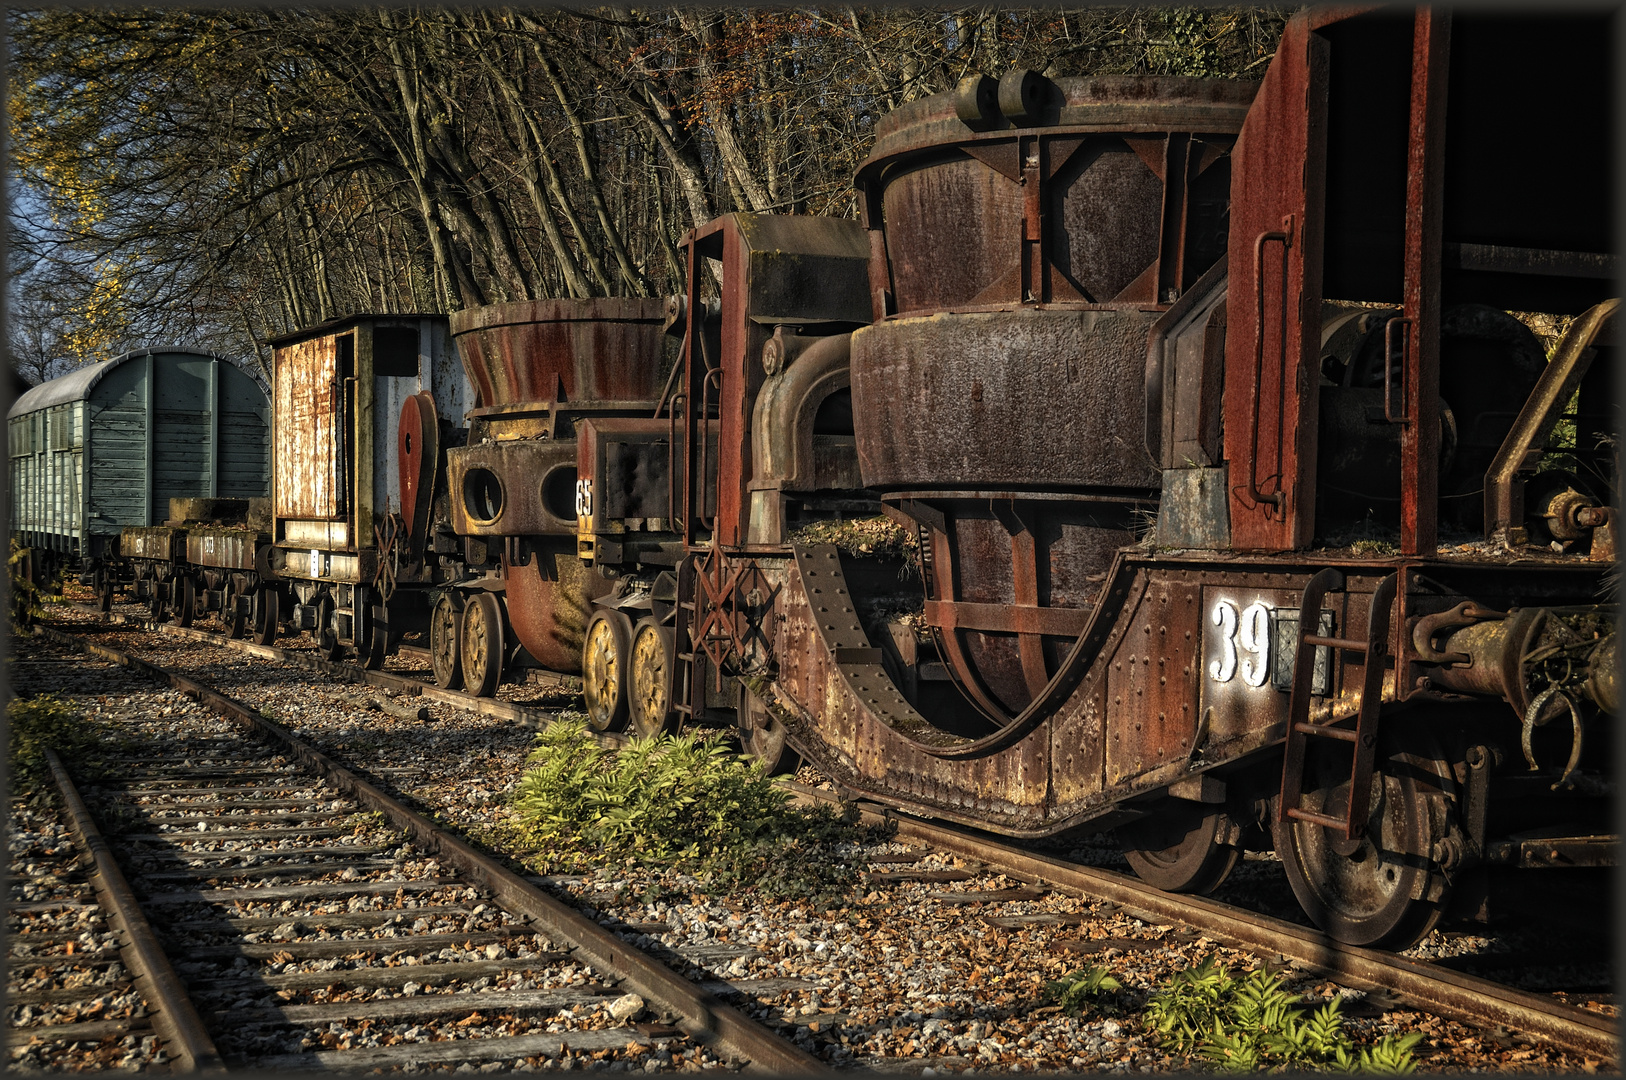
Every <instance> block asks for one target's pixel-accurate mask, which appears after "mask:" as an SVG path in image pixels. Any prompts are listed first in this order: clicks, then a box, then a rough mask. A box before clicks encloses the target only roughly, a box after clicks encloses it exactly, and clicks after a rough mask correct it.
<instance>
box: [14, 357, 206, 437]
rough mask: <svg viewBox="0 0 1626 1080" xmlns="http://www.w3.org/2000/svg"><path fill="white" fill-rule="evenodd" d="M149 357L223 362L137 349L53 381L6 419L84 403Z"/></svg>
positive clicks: (16, 406) (26, 398) (20, 403)
mask: <svg viewBox="0 0 1626 1080" xmlns="http://www.w3.org/2000/svg"><path fill="white" fill-rule="evenodd" d="M148 355H152V356H159V355H166V356H177V355H178V356H201V357H204V358H205V359H208V360H220V359H222V358H221V357H219V356H216V355H215V354H214V353H211V352H204V351H203V350H201V349H163V348H155V349H136V350H134V351H132V352H127V353H125V354H124V355H123V356H115V357H114V358H113V359H111V360H103V361H100V362H99V363H95V364H87V365H86V366H85V367H82V368H80V369H79V370H78V371H70V372H69V373H68V374H66V375H63V376H60V377H58V378H55V379H52V380H50V381H49V382H42V383H40V384H39V385H38V386H36V387H34V388H33V389H32V390H30V391H28V392H27V393H26V394H22V395H20V396H19V397H18V398H17V400H16V401H15V402H14V403H13V404H12V406H11V411H10V412H8V413H6V419H8V420H10V419H11V418H12V417H14V416H23V415H25V414H27V413H31V412H38V411H39V410H40V409H48V408H50V407H51V406H53V405H65V404H67V403H68V402H70V401H82V400H83V399H85V398H87V397H89V396H90V392H91V391H92V390H94V389H95V388H96V384H97V383H99V382H101V381H102V378H103V377H104V376H106V375H107V373H108V372H110V371H112V370H113V369H114V368H116V367H118V366H119V365H120V364H123V363H125V362H127V361H130V360H134V359H136V358H137V357H141V356H148Z"/></svg>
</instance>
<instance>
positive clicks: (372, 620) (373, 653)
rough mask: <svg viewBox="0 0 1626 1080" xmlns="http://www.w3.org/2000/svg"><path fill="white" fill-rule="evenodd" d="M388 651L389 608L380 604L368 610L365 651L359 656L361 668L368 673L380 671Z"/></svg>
mask: <svg viewBox="0 0 1626 1080" xmlns="http://www.w3.org/2000/svg"><path fill="white" fill-rule="evenodd" d="M389 651H390V608H389V605H388V604H385V603H382V602H380V603H377V604H374V605H373V606H372V607H371V608H369V609H368V618H367V649H366V651H365V652H363V653H362V655H361V666H362V667H364V668H366V669H367V670H368V671H379V670H381V669H382V668H383V667H384V657H386V656H388V655H389Z"/></svg>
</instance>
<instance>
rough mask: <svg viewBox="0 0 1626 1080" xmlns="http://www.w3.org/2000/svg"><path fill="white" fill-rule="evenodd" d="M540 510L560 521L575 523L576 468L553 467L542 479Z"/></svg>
mask: <svg viewBox="0 0 1626 1080" xmlns="http://www.w3.org/2000/svg"><path fill="white" fill-rule="evenodd" d="M542 509H544V510H546V511H547V512H548V513H549V514H550V515H552V516H553V517H556V518H558V519H559V520H560V521H568V522H570V523H571V524H572V525H574V524H575V523H576V466H574V465H555V466H554V467H553V468H551V469H549V470H548V474H547V475H546V476H544V477H543V478H542Z"/></svg>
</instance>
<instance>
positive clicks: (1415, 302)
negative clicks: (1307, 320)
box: [1383, 7, 1451, 555]
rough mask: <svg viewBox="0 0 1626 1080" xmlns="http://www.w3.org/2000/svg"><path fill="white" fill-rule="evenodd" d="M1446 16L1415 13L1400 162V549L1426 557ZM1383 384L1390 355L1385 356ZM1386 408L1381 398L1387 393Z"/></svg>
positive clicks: (1436, 443)
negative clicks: (1403, 331) (1405, 328)
mask: <svg viewBox="0 0 1626 1080" xmlns="http://www.w3.org/2000/svg"><path fill="white" fill-rule="evenodd" d="M1450 57H1451V17H1450V15H1449V14H1447V13H1446V12H1444V11H1442V10H1441V9H1440V8H1438V7H1425V8H1418V9H1417V14H1416V16H1415V20H1414V26H1413V30H1412V74H1411V109H1410V124H1409V125H1408V129H1409V137H1408V139H1407V146H1406V151H1407V155H1406V156H1407V162H1406V222H1405V268H1404V273H1403V284H1402V295H1403V297H1404V310H1405V316H1404V317H1405V319H1406V321H1407V322H1408V323H1409V324H1410V326H1411V329H1412V330H1413V331H1415V333H1411V334H1408V335H1407V336H1406V340H1407V346H1408V347H1407V348H1406V351H1405V353H1404V354H1403V355H1404V356H1405V358H1406V361H1405V363H1404V366H1403V370H1404V371H1405V374H1406V394H1405V397H1406V413H1405V415H1406V424H1405V426H1404V427H1403V428H1402V429H1401V432H1400V551H1401V554H1403V555H1432V554H1434V551H1435V548H1436V546H1437V543H1438V535H1439V480H1440V477H1439V467H1440V428H1439V425H1438V424H1437V423H1435V422H1434V417H1435V416H1436V415H1437V414H1438V413H1439V400H1440V255H1441V251H1440V244H1441V240H1442V237H1443V231H1442V228H1443V221H1444V217H1445V211H1444V202H1445V134H1446V133H1445V98H1446V79H1447V76H1448V74H1449V66H1450ZM1383 370H1384V385H1385V387H1387V385H1388V371H1389V364H1388V356H1387V355H1386V356H1385V357H1384V365H1383ZM1384 404H1385V406H1386V407H1387V404H1388V401H1387V393H1385V402H1384Z"/></svg>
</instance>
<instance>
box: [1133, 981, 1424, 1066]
mask: <svg viewBox="0 0 1626 1080" xmlns="http://www.w3.org/2000/svg"><path fill="white" fill-rule="evenodd" d="M1145 1019H1146V1023H1147V1024H1148V1026H1150V1027H1151V1029H1152V1030H1153V1032H1154V1033H1155V1034H1156V1036H1157V1037H1158V1039H1159V1041H1160V1042H1161V1044H1162V1045H1164V1046H1166V1047H1168V1048H1170V1049H1172V1050H1174V1051H1175V1052H1176V1053H1180V1054H1185V1055H1188V1056H1194V1057H1199V1058H1202V1059H1203V1060H1205V1061H1209V1062H1212V1063H1213V1064H1215V1065H1216V1066H1218V1067H1219V1068H1221V1069H1223V1070H1225V1071H1227V1072H1259V1071H1263V1070H1267V1069H1294V1070H1304V1069H1325V1070H1330V1071H1338V1072H1379V1073H1409V1072H1412V1071H1413V1070H1414V1069H1415V1068H1416V1067H1417V1063H1416V1061H1415V1060H1414V1059H1413V1057H1412V1052H1411V1051H1412V1047H1414V1046H1416V1045H1417V1043H1418V1042H1419V1041H1420V1040H1421V1039H1422V1035H1421V1034H1420V1033H1418V1032H1412V1033H1410V1034H1408V1035H1404V1036H1398V1037H1397V1036H1393V1035H1388V1036H1385V1037H1384V1038H1383V1039H1382V1040H1380V1041H1379V1042H1378V1043H1377V1044H1376V1045H1374V1046H1371V1047H1367V1048H1365V1049H1360V1050H1357V1049H1356V1048H1355V1046H1354V1044H1353V1043H1352V1042H1351V1041H1350V1038H1349V1036H1348V1035H1347V1034H1345V1032H1344V1029H1343V1026H1344V1019H1343V1016H1342V1015H1341V1014H1340V1008H1339V1002H1338V1000H1337V999H1336V998H1335V999H1333V1000H1332V1001H1329V1002H1327V1003H1326V1004H1325V1005H1322V1006H1321V1007H1320V1008H1319V1009H1317V1010H1315V1012H1314V1013H1312V1014H1311V1015H1310V1016H1308V1017H1306V1016H1305V1015H1304V1008H1303V1006H1302V1003H1301V999H1300V998H1299V997H1298V996H1297V995H1294V994H1290V993H1288V992H1287V991H1286V990H1284V989H1283V988H1282V982H1281V978H1280V976H1277V975H1272V974H1270V973H1269V972H1268V971H1265V970H1263V969H1256V970H1254V971H1251V972H1249V973H1248V974H1247V975H1246V976H1244V977H1242V978H1240V979H1237V978H1233V977H1232V976H1231V974H1230V972H1228V971H1226V970H1225V969H1224V968H1223V967H1221V966H1220V965H1219V962H1218V960H1217V959H1216V958H1215V957H1213V956H1210V957H1208V958H1206V959H1205V960H1203V962H1202V963H1201V964H1199V965H1198V966H1197V967H1194V968H1190V969H1188V970H1186V971H1182V972H1180V973H1179V974H1178V975H1176V976H1175V977H1174V979H1173V980H1172V981H1171V982H1170V984H1169V986H1168V988H1167V989H1164V990H1162V991H1160V992H1158V993H1156V994H1154V995H1152V999H1151V1001H1150V1002H1149V1003H1148V1004H1147V1007H1146V1014H1145Z"/></svg>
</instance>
